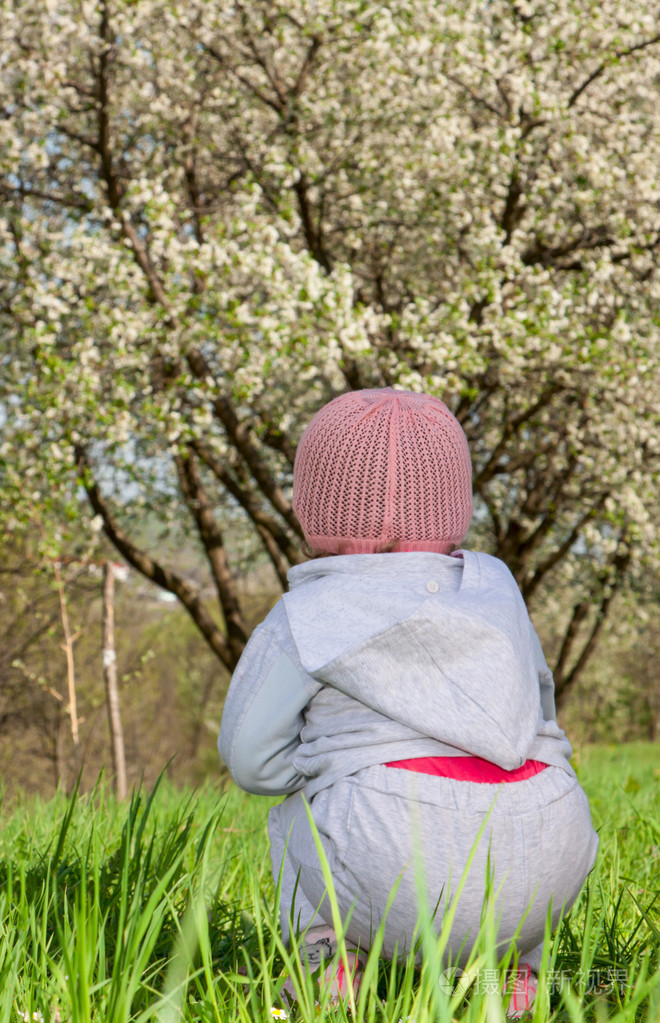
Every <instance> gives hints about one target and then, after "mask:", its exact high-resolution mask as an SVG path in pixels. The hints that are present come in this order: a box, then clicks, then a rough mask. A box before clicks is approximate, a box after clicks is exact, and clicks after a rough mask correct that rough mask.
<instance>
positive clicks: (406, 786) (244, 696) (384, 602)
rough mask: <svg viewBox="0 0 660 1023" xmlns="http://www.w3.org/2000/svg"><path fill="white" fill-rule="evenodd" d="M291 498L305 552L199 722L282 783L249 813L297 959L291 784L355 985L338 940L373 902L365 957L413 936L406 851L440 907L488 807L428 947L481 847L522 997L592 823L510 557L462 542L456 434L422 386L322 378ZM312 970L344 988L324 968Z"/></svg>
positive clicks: (581, 869) (298, 896)
mask: <svg viewBox="0 0 660 1023" xmlns="http://www.w3.org/2000/svg"><path fill="white" fill-rule="evenodd" d="M293 507H294V509H295V511H296V514H297V516H298V518H299V520H300V524H301V526H302V528H303V531H304V534H305V538H306V541H307V544H308V545H309V548H311V550H312V552H313V553H314V555H315V557H314V558H313V560H310V561H308V562H306V563H304V564H301V565H297V566H295V567H294V568H293V569H291V571H290V572H289V577H288V578H289V584H290V592H288V593H286V594H285V595H284V596H283V597H282V599H281V600H279V601H278V603H277V604H276V605H275V607H274V608H273V610H272V611H271V612H270V613H269V614H268V616H267V617H266V619H265V621H264V622H263V623H262V624H261V625H260V626H259V627H258V628H257V629H256V630H255V632H254V634H253V635H252V637H251V639H250V642H249V643H248V645H247V647H246V649H245V652H244V654H243V656H242V657H241V660H240V662H239V664H238V667H237V668H236V671H235V673H234V676H233V679H232V682H231V685H230V688H229V693H228V695H227V700H226V703H225V709H224V714H223V719H222V726H221V731H220V738H219V749H220V753H221V755H222V757H223V759H224V760H225V762H226V764H227V766H228V767H229V770H230V771H231V774H232V776H233V777H234V779H235V780H236V782H237V783H238V785H240V786H241V787H242V788H244V789H247V790H248V791H249V792H255V793H260V794H264V795H274V794H286V796H287V798H286V799H285V800H284V801H283V802H282V803H281V804H280V805H279V806H276V807H275V808H274V809H272V810H271V811H270V817H269V833H270V840H271V855H272V860H273V870H274V873H275V877H276V879H277V878H278V876H279V874H280V871H281V872H282V900H281V905H282V927H283V929H284V933H285V937H286V938H287V940H290V935H289V933H288V931H289V924H288V919H289V915H290V914H291V919H293V920H294V921H296V926H297V927H298V929H299V931H302V930H304V929H306V928H308V927H309V928H310V929H309V931H308V933H307V936H306V952H305V954H306V955H307V957H308V959H309V961H310V963H315V962H318V961H319V958H322V957H323V956H327V955H331V954H332V953H333V952H334V950H335V948H336V940H335V933H334V931H333V930H332V917H331V915H330V905H329V902H328V899H327V895H325V897H324V893H325V884H324V879H323V874H322V871H321V866H320V863H319V857H318V852H317V847H316V844H315V840H314V837H313V834H312V832H311V830H310V826H309V821H308V817H307V812H306V809H305V800H306V801H307V802H308V804H309V806H310V808H311V814H312V816H313V819H314V822H315V825H316V828H317V829H318V833H319V836H320V840H321V843H322V846H323V850H324V853H325V857H326V858H327V861H328V864H329V866H330V869H331V872H332V878H333V884H334V889H335V892H336V897H337V900H338V904H339V908H340V911H341V913H342V915H343V918H344V919H347V918H349V917H350V919H349V923H348V929H347V939H348V941H349V942H350V944H351V945H352V946H354V949H355V952H354V954H353V955H352V957H351V965H352V967H353V968H354V970H355V973H356V978H355V979H356V984H357V983H359V972H360V966H361V964H360V958H359V954H358V951H357V950H360V951H364V950H367V949H368V948H369V945H370V940H371V936H372V934H373V933H374V932H375V930H376V929H377V928H378V927H379V925H380V924H381V922H382V921H383V919H384V943H383V955H384V956H385V957H393V956H395V955H402V954H404V953H405V952H406V951H409V950H410V948H411V947H412V944H413V942H414V937H415V930H416V925H417V921H418V908H419V901H418V900H419V895H418V890H419V886H418V884H417V880H416V871H418V866H417V865H418V863H419V858H420V856H421V865H422V868H423V877H424V883H425V886H426V891H427V896H428V909H429V911H430V912H433V911H434V910H436V907H437V911H436V914H435V920H436V921H437V927H438V928H439V927H440V922H441V920H442V914H443V909H444V907H445V906H446V905H447V903H448V901H449V900H450V899H451V897H452V888H453V889H454V891H455V889H456V886H457V885H458V882H459V880H460V878H461V875H462V873H463V871H464V868H465V866H466V863H467V860H468V856H469V855H470V852H471V850H472V848H473V845H474V844H475V841H476V839H477V836H478V834H479V830H480V828H481V827H482V825H483V822H484V818H485V816H486V814H487V813H488V811H489V810H491V813H490V816H489V818H488V821H487V824H486V827H485V829H484V831H483V834H482V837H481V839H480V841H479V843H478V845H477V848H476V854H475V856H474V859H473V862H472V864H471V867H470V870H469V872H468V874H467V880H466V883H465V886H464V889H463V891H462V892H461V895H460V898H459V899H458V904H457V911H456V916H455V918H454V922H453V926H452V930H451V934H450V940H449V945H448V950H449V954H450V955H451V957H452V964H453V965H459V966H460V965H464V963H465V961H466V960H467V957H468V955H469V952H470V940H471V936H472V937H474V936H476V934H477V932H478V931H479V926H480V918H481V913H482V905H483V901H484V896H485V892H486V875H487V868H488V857H490V870H491V872H492V875H493V880H494V888H493V890H494V891H496V892H497V891H499V896H498V899H497V903H496V919H497V938H498V943H501V946H500V947H501V948H502V949H505V948H506V947H507V945H508V944H509V942H510V940H511V939H512V938H513V936H514V934H515V933H516V931H517V930H518V928H520V930H519V935H518V938H517V942H516V945H517V949H518V952H519V970H518V974H517V976H515V977H514V978H513V979H512V981H511V988H512V990H513V992H514V994H513V998H512V1005H513V1008H514V1011H523V1010H524V1009H526V1008H527V1007H528V1006H530V1005H531V1003H532V1001H533V999H534V995H535V991H536V972H537V971H538V967H539V963H540V959H541V943H542V939H543V933H544V928H545V923H546V916H547V912H548V907H549V906H550V905H552V917H553V924H556V922H557V920H558V918H559V916H560V913H561V911H562V909H566V908H568V907H569V906H570V905H571V904H572V903H573V901H574V900H575V898H576V897H577V895H578V893H579V891H580V889H581V887H582V884H583V882H584V880H585V878H586V876H587V874H588V872H589V870H590V869H591V867H592V866H593V863H594V859H595V856H596V850H597V846H598V839H597V836H596V834H595V832H594V830H593V828H592V825H591V819H590V814H589V806H588V803H587V799H586V796H585V794H584V792H583V791H582V789H581V788H580V786H579V784H578V781H577V778H576V776H575V772H574V771H573V768H572V767H571V765H570V763H569V757H570V755H571V746H570V744H569V742H568V740H567V739H566V736H565V735H564V733H563V731H562V730H561V729H560V728H559V726H558V725H557V722H556V716H555V705H554V683H553V679H552V675H551V673H550V671H549V669H548V666H547V664H546V662H545V659H544V656H543V652H542V650H541V645H540V643H539V640H538V638H537V636H536V633H535V631H534V628H533V626H532V623H531V621H530V619H529V616H528V614H527V610H526V607H525V603H524V601H523V599H522V597H521V595H520V592H519V590H518V587H517V585H516V583H515V581H514V579H513V576H512V575H511V573H510V572H509V570H508V568H507V567H506V566H505V565H504V563H503V562H502V561H500V560H498V559H497V558H494V557H491V556H490V555H487V554H481V553H477V552H474V551H470V550H463V549H461V548H460V545H461V542H462V541H463V539H464V537H465V535H466V533H467V531H468V527H469V524H470V519H471V517H472V475H471V465H470V455H469V450H468V445H467V440H466V437H465V434H464V433H463V430H462V428H461V426H460V424H459V423H458V421H457V420H456V419H455V417H454V416H453V415H452V414H451V412H450V411H449V409H448V408H447V407H446V406H445V405H444V404H443V402H441V401H440V400H439V399H437V398H434V397H430V396H427V395H424V394H414V393H409V392H406V391H397V390H392V389H390V388H385V389H379V390H364V391H354V392H351V393H348V394H344V395H341V396H340V397H338V398H335V399H334V400H333V401H331V402H330V403H329V404H328V405H326V406H325V407H324V408H322V409H321V410H320V411H319V412H318V413H317V414H316V415H315V416H314V418H313V419H312V421H311V422H310V424H309V425H308V427H307V429H306V430H305V432H304V434H303V436H302V439H301V441H300V445H299V447H298V451H297V454H296V460H295V468H294V490H293ZM321 555H329V556H325V557H321ZM495 796H496V797H497V798H495ZM303 797H304V798H303ZM491 807H492V809H491ZM285 849H286V855H285ZM397 882H398V883H399V887H398V890H397V892H396V896H395V898H394V901H393V903H392V905H391V907H390V909H389V912H387V914H385V910H386V906H387V902H388V899H389V898H390V893H391V891H392V888H393V887H394V886H395V884H397ZM294 900H295V901H294ZM521 921H523V922H522V925H521ZM329 982H331V983H333V984H334V991H335V992H336V993H338V994H343V993H344V992H345V981H344V980H343V978H342V977H341V975H340V976H338V977H335V978H334V980H332V978H330V979H329Z"/></svg>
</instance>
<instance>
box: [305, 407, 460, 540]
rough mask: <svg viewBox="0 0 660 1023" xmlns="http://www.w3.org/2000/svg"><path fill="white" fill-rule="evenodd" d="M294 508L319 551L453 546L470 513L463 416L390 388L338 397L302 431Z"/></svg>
mask: <svg viewBox="0 0 660 1023" xmlns="http://www.w3.org/2000/svg"><path fill="white" fill-rule="evenodd" d="M293 508H294V511H295V512H296V515H297V516H298V519H299V521H300V524H301V526H302V528H303V531H304V533H305V537H306V539H307V542H308V543H309V545H310V546H311V547H312V548H314V549H315V550H317V551H319V552H320V551H324V552H327V553H328V554H372V553H374V552H376V551H380V550H382V549H383V547H388V549H390V550H395V551H435V552H437V553H440V554H447V553H449V551H451V550H452V549H453V548H454V547H456V546H458V545H459V544H460V543H461V541H462V540H463V538H464V537H465V534H466V533H467V531H468V526H469V525H470V519H471V518H472V468H471V465H470V452H469V449H468V444H467V440H466V437H465V434H464V433H463V430H462V428H461V425H460V423H459V422H458V420H457V419H456V418H455V417H454V416H453V415H452V414H451V412H450V411H449V409H448V408H447V406H446V405H445V404H444V403H443V402H441V401H440V400H439V398H432V397H430V396H429V395H426V394H415V393H413V392H411V391H395V390H393V389H392V388H391V387H385V388H383V389H380V390H368V391H350V392H349V393H348V394H342V395H340V397H338V398H335V399H334V400H333V401H331V402H329V404H327V405H325V406H324V407H323V408H322V409H321V410H320V411H319V412H317V413H316V415H315V416H314V418H313V419H312V421H311V422H310V424H309V425H308V427H307V429H306V430H305V432H304V433H303V435H302V438H301V440H300V444H299V445H298V451H297V452H296V461H295V466H294V470H293ZM390 545H392V546H390Z"/></svg>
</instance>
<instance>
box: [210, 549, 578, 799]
mask: <svg viewBox="0 0 660 1023" xmlns="http://www.w3.org/2000/svg"><path fill="white" fill-rule="evenodd" d="M289 583H290V586H291V590H290V592H289V593H287V594H285V596H284V597H283V598H282V599H281V600H280V601H278V603H277V604H276V605H275V607H274V608H273V610H272V611H271V612H270V614H269V615H268V616H267V618H266V619H265V621H264V622H263V623H262V624H261V625H260V626H258V628H257V629H256V630H255V632H254V633H253V635H252V637H251V639H250V642H249V643H248V645H247V647H246V649H245V652H244V653H243V656H242V657H241V660H240V662H239V664H238V666H237V668H236V671H235V673H234V676H233V678H232V682H231V685H230V688H229V692H228V694H227V699H226V702H225V708H224V713H223V718H222V726H221V731H220V738H219V741H218V746H219V749H220V754H221V756H222V758H223V759H224V761H225V762H226V764H227V766H228V767H229V770H230V772H231V774H232V776H233V777H234V779H235V780H236V782H237V783H238V784H239V785H240V786H241V787H242V788H244V789H247V790H248V791H249V792H256V793H259V794H264V795H274V794H284V793H290V792H295V791H297V790H299V789H303V790H304V791H305V794H306V795H307V796H308V797H309V798H311V797H312V796H313V795H314V794H315V793H316V792H318V791H320V790H321V789H323V788H326V787H327V786H329V785H332V784H333V782H335V781H337V780H338V779H339V778H342V777H345V776H346V775H350V774H354V773H355V772H356V771H358V770H360V769H361V768H363V767H370V766H372V765H373V764H384V763H388V762H389V761H393V760H403V759H408V758H412V757H430V756H477V757H482V758H484V759H486V760H489V761H491V762H492V763H494V764H497V765H499V766H500V767H502V768H504V769H506V770H513V769H514V768H516V767H519V766H521V765H522V764H523V763H524V762H525V761H526V760H528V759H533V760H539V761H541V762H543V763H547V764H552V765H554V766H556V767H561V768H563V769H564V770H565V771H567V772H568V773H570V774H572V773H573V770H572V768H571V766H570V764H569V757H570V755H571V747H570V744H569V742H568V740H567V739H566V736H565V735H564V733H563V731H562V730H561V729H560V728H559V726H558V725H557V722H556V719H555V706H554V684H553V680H552V675H551V673H550V671H549V669H548V666H547V664H546V662H545V659H544V657H543V652H542V650H541V645H540V643H539V640H538V638H537V636H536V633H535V631H534V628H533V626H532V623H531V621H530V619H529V616H528V614H527V609H526V607H525V604H524V601H523V599H522V597H521V595H520V592H519V590H518V587H517V585H516V583H515V580H514V579H513V577H512V575H511V573H510V572H509V570H508V568H507V567H506V566H505V565H504V563H503V562H501V561H499V560H498V559H497V558H493V557H490V556H489V555H487V554H477V553H474V552H471V551H460V552H456V553H455V554H454V555H451V556H448V555H444V554H430V553H424V552H415V553H392V554H365V555H348V556H337V557H331V558H323V559H319V560H316V561H310V562H307V563H306V564H303V565H298V566H296V567H295V568H293V569H292V570H291V571H290V572H289Z"/></svg>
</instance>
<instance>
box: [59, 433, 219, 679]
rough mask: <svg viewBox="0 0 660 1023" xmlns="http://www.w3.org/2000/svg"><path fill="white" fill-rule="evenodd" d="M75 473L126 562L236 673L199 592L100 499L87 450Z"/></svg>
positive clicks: (78, 455) (80, 450) (77, 451)
mask: <svg viewBox="0 0 660 1023" xmlns="http://www.w3.org/2000/svg"><path fill="white" fill-rule="evenodd" d="M75 458H76V470H77V473H78V477H79V479H80V482H81V484H82V486H83V487H84V488H85V491H86V493H87V497H88V498H89V503H90V504H91V506H92V508H93V510H94V512H95V514H96V515H100V516H101V518H102V519H103V531H104V533H105V535H106V536H107V537H108V539H109V540H110V542H111V543H112V544H113V546H114V547H116V549H117V550H118V551H119V553H120V554H121V555H122V557H123V558H125V560H126V561H127V562H128V563H129V565H132V566H133V568H135V569H136V570H137V571H138V572H140V574H141V575H143V576H144V577H145V578H146V579H149V580H150V581H151V582H153V583H155V584H156V586H160V587H161V589H163V590H168V592H169V593H173V594H174V595H175V596H176V597H178V599H179V600H180V601H181V603H182V604H183V606H184V607H185V609H186V611H187V612H188V614H189V615H190V617H191V618H192V620H193V621H194V623H195V625H196V626H197V628H198V629H199V631H200V632H201V633H202V635H203V636H204V639H205V640H206V642H207V643H208V645H209V646H210V647H211V650H213V652H214V654H216V656H217V657H219V658H220V660H221V661H222V663H223V664H224V665H225V667H226V668H227V669H228V671H233V669H234V667H235V661H234V657H233V654H232V652H231V649H230V647H229V643H228V642H227V639H226V638H225V637H224V636H223V634H222V631H221V630H220V629H219V628H218V626H217V625H216V623H215V622H214V621H213V618H212V617H211V615H210V614H209V613H208V611H207V610H206V608H205V607H204V604H203V603H202V601H201V599H200V596H199V592H198V591H197V590H196V589H195V588H194V587H193V586H192V585H191V583H189V582H188V580H187V579H183V578H182V577H181V576H179V575H177V574H176V573H175V572H172V571H171V570H170V569H168V568H164V567H163V566H162V565H160V564H159V563H158V562H157V561H156V560H155V559H154V558H152V557H151V555H150V554H147V553H146V551H143V550H140V549H139V548H138V547H136V545H135V544H134V543H133V542H132V541H131V540H129V538H128V537H127V536H126V534H125V533H124V532H123V530H122V529H121V527H120V526H119V525H118V523H117V522H115V520H114V518H113V516H112V514H111V512H110V509H109V508H108V505H107V503H106V501H105V499H104V498H103V496H102V495H101V491H100V489H99V487H98V484H97V483H96V482H95V481H94V479H93V477H92V472H91V466H90V463H89V459H88V457H87V453H86V452H85V450H84V448H82V447H79V446H77V447H76V448H75Z"/></svg>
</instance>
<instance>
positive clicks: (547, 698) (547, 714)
mask: <svg viewBox="0 0 660 1023" xmlns="http://www.w3.org/2000/svg"><path fill="white" fill-rule="evenodd" d="M530 632H531V636H532V644H533V648H534V659H535V661H536V666H537V669H538V673H539V689H540V692H541V710H542V711H543V720H544V721H556V720H557V711H556V708H555V680H554V678H553V677H552V672H551V671H550V668H549V667H548V665H547V663H546V660H545V655H544V653H543V647H542V646H541V641H540V639H539V637H538V636H537V634H536V630H535V628H534V626H533V625H532V624H531V621H530Z"/></svg>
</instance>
